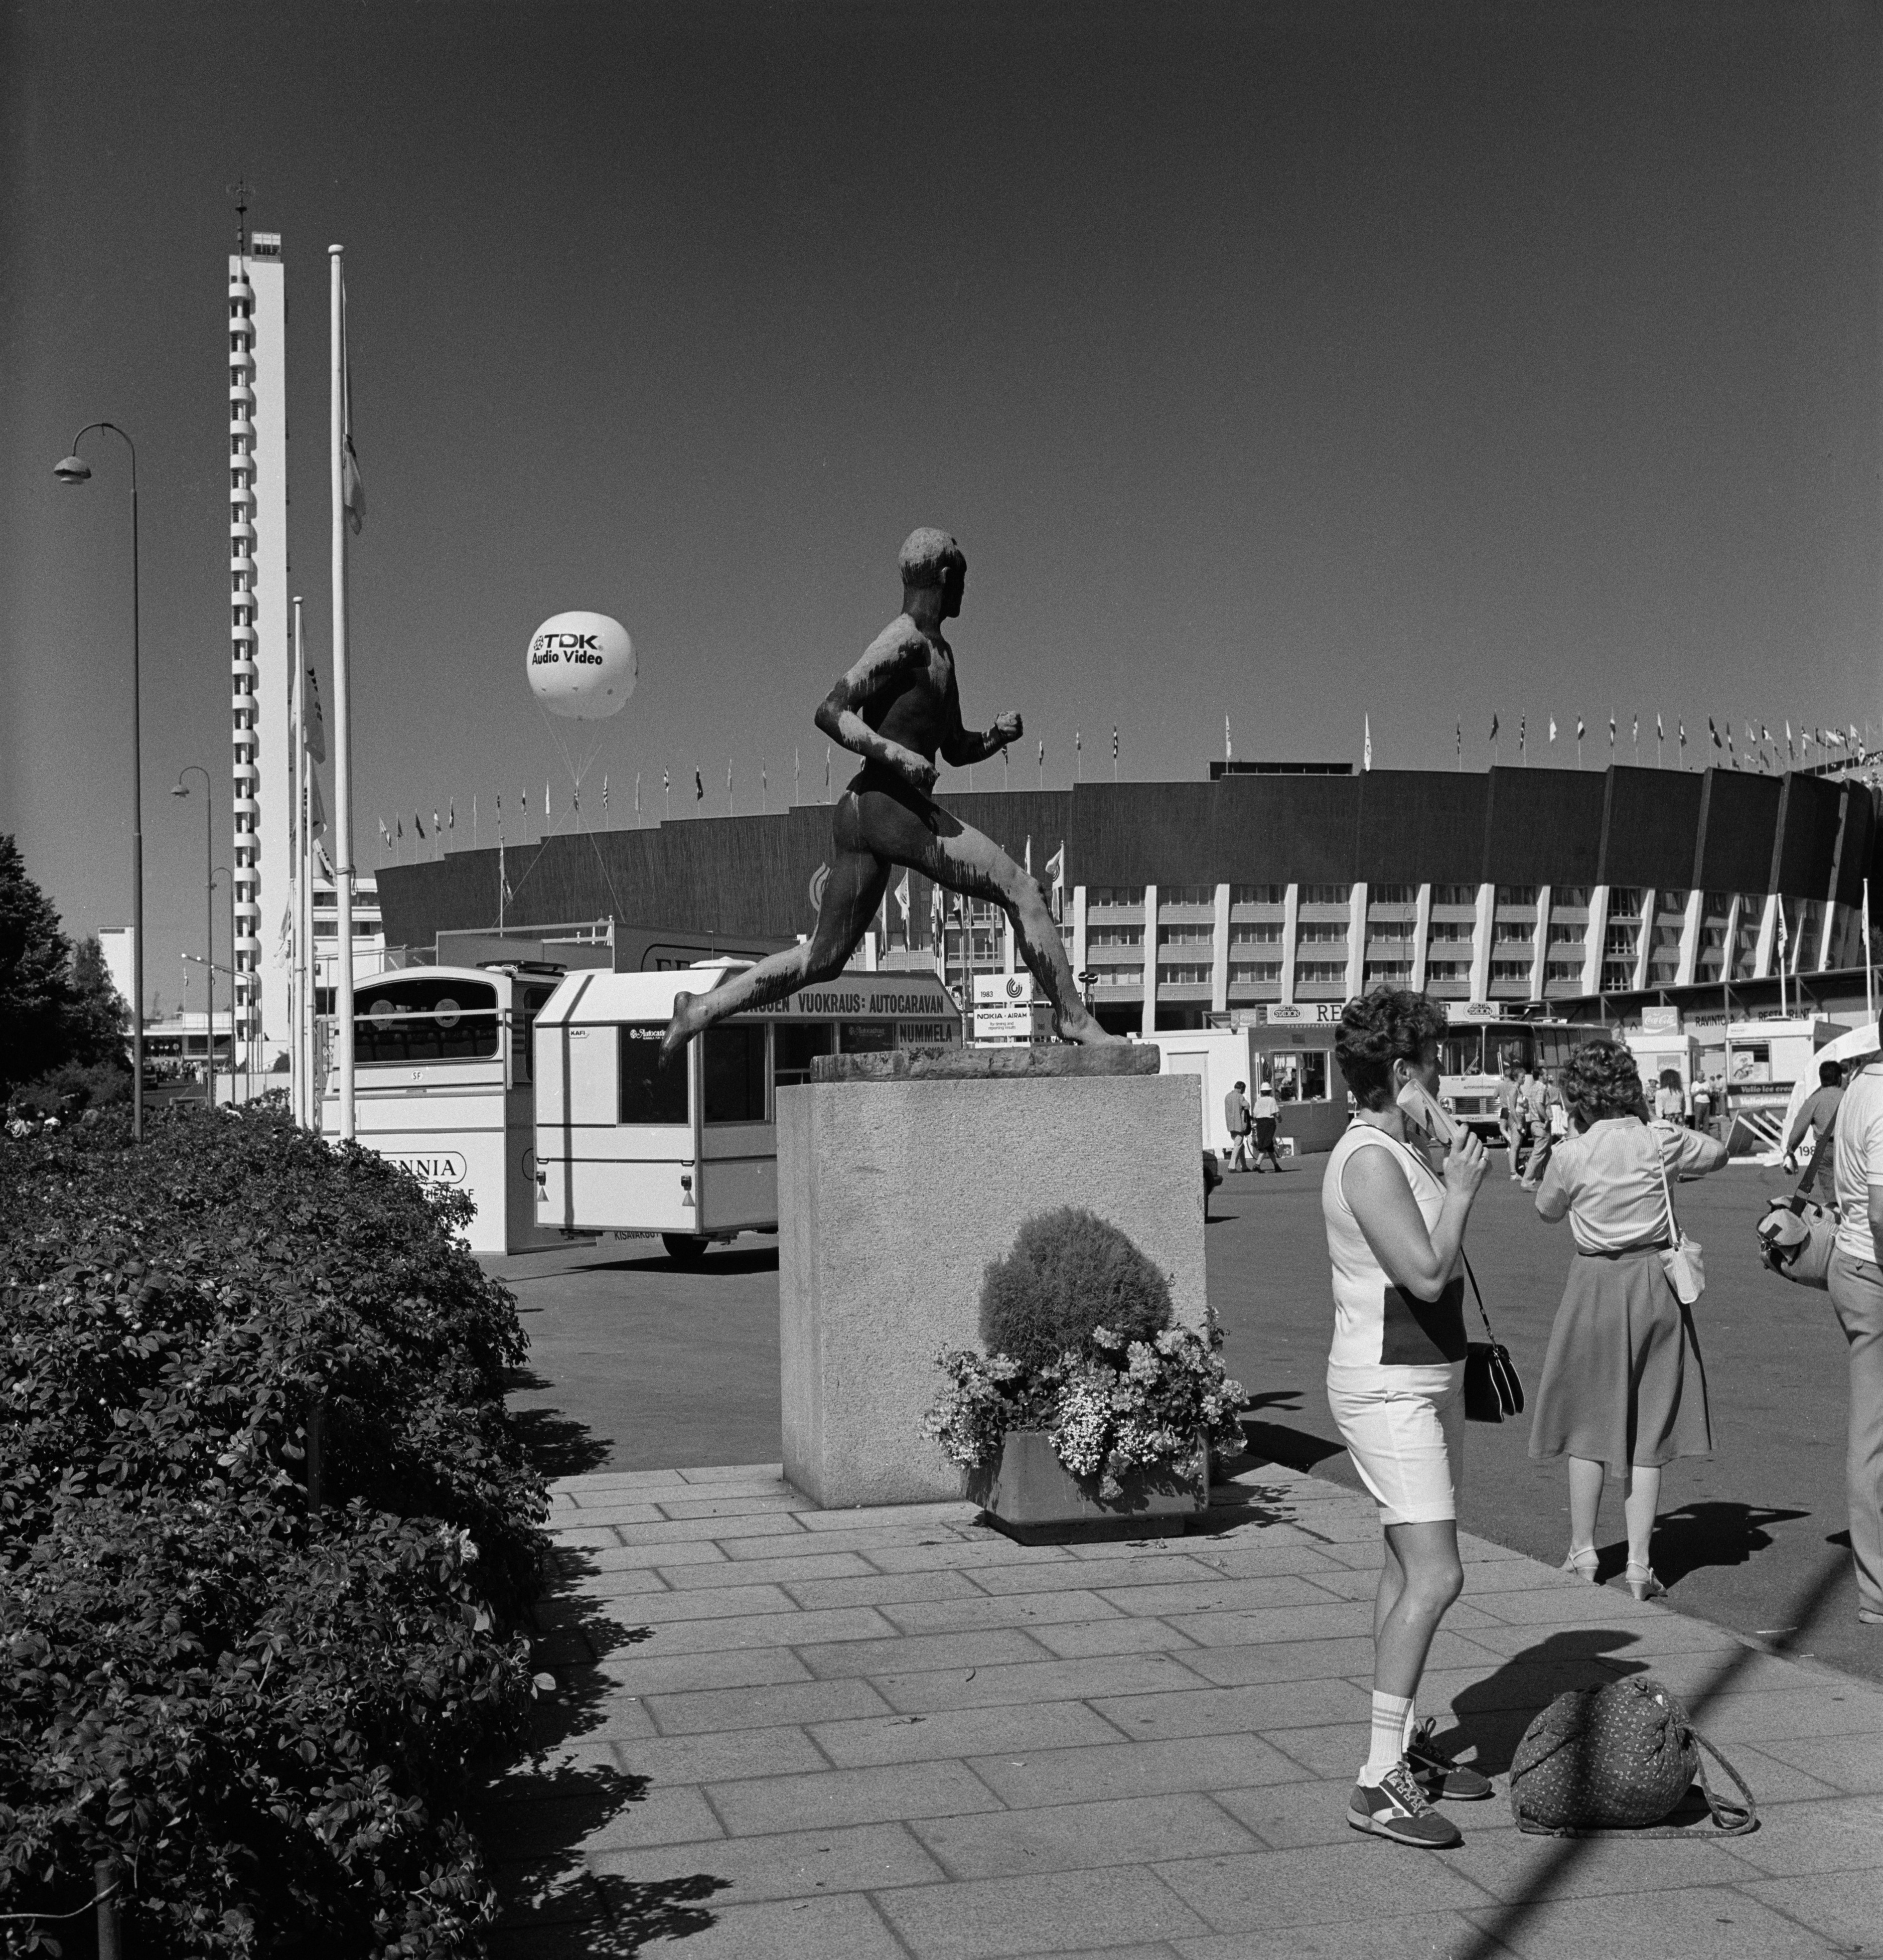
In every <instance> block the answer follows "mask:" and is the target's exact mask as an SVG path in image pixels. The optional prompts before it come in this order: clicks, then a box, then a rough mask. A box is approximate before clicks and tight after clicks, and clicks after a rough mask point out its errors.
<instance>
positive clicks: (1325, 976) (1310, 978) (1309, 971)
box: [1295, 959, 1347, 984]
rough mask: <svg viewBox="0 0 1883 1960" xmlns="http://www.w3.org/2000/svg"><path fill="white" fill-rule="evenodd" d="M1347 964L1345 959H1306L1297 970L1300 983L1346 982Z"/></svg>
mask: <svg viewBox="0 0 1883 1960" xmlns="http://www.w3.org/2000/svg"><path fill="white" fill-rule="evenodd" d="M1346 977H1347V963H1346V961H1345V960H1344V959H1304V960H1302V961H1299V962H1298V963H1297V964H1296V966H1295V978H1296V979H1297V980H1298V981H1305V982H1310V983H1320V984H1324V983H1325V982H1328V981H1330V980H1345V979H1346Z"/></svg>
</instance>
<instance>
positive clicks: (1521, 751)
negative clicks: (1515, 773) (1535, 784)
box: [1517, 713, 1530, 768]
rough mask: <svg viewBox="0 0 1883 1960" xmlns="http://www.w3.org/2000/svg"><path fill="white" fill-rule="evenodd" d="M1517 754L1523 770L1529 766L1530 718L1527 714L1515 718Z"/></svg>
mask: <svg viewBox="0 0 1883 1960" xmlns="http://www.w3.org/2000/svg"><path fill="white" fill-rule="evenodd" d="M1517 753H1518V756H1520V757H1521V759H1522V762H1523V765H1524V767H1525V768H1528V767H1529V766H1530V717H1529V715H1528V713H1525V714H1520V715H1518V718H1517Z"/></svg>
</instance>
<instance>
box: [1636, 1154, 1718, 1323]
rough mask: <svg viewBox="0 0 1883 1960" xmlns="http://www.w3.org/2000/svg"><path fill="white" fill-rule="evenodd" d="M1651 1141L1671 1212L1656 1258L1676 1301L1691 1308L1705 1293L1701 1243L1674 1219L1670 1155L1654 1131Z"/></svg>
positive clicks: (1662, 1189)
mask: <svg viewBox="0 0 1883 1960" xmlns="http://www.w3.org/2000/svg"><path fill="white" fill-rule="evenodd" d="M1648 1137H1649V1141H1650V1142H1652V1144H1653V1145H1654V1161H1655V1166H1656V1168H1658V1170H1659V1171H1660V1173H1661V1195H1662V1198H1663V1199H1664V1200H1665V1201H1666V1204H1667V1211H1668V1243H1667V1246H1666V1248H1665V1250H1664V1251H1662V1252H1658V1253H1657V1254H1656V1255H1655V1256H1656V1257H1657V1258H1658V1259H1659V1260H1660V1262H1661V1266H1662V1271H1664V1272H1665V1273H1666V1274H1667V1276H1668V1285H1669V1286H1671V1287H1673V1289H1674V1298H1675V1299H1676V1300H1678V1301H1679V1302H1680V1303H1681V1306H1693V1305H1694V1303H1696V1302H1697V1300H1699V1298H1700V1295H1701V1294H1702V1293H1704V1292H1705V1291H1706V1264H1705V1262H1704V1261H1703V1259H1702V1258H1701V1257H1700V1241H1699V1240H1698V1239H1690V1238H1689V1237H1688V1236H1687V1234H1686V1233H1684V1232H1683V1231H1682V1230H1681V1224H1680V1220H1678V1219H1677V1218H1676V1217H1674V1187H1673V1186H1672V1185H1671V1184H1669V1183H1668V1160H1667V1153H1666V1152H1665V1150H1662V1147H1661V1139H1660V1138H1659V1137H1658V1136H1657V1135H1656V1134H1655V1132H1654V1131H1653V1130H1652V1128H1650V1129H1649V1131H1648Z"/></svg>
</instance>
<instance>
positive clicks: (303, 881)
mask: <svg viewBox="0 0 1883 1960" xmlns="http://www.w3.org/2000/svg"><path fill="white" fill-rule="evenodd" d="M294 663H295V686H294V699H295V893H294V897H295V932H294V966H293V982H294V984H293V998H294V1019H295V1025H294V1043H293V1046H292V1049H291V1050H290V1053H289V1060H290V1062H291V1064H292V1068H293V1071H294V1074H293V1080H292V1087H293V1091H294V1109H295V1122H297V1123H298V1124H300V1125H301V1127H302V1128H304V1129H307V1128H312V1123H311V1109H312V1107H313V1097H312V1096H311V1094H310V1093H309V1090H308V1083H309V1081H310V1079H311V1078H310V1077H309V1074H308V1070H307V1026H308V1011H309V1009H308V999H309V997H308V993H307V950H308V949H307V937H306V934H305V927H306V923H307V917H308V914H309V912H310V911H311V907H310V905H309V904H308V902H307V900H308V886H309V880H310V879H311V876H312V872H313V857H314V853H313V851H312V849H311V843H310V838H311V829H312V825H311V819H312V816H313V810H312V807H311V806H312V803H313V798H312V797H310V796H309V795H308V794H307V642H306V638H305V635H304V628H303V625H302V622H301V600H300V597H299V596H298V594H297V596H296V597H295V651H294Z"/></svg>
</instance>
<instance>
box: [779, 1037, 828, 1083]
mask: <svg viewBox="0 0 1883 1960" xmlns="http://www.w3.org/2000/svg"><path fill="white" fill-rule="evenodd" d="M836 1052H837V1030H836V1023H834V1022H833V1021H780V1022H779V1023H778V1025H777V1026H776V1027H775V1028H773V1030H772V1057H773V1060H772V1080H773V1083H776V1085H777V1087H779V1088H781V1089H782V1088H783V1087H785V1085H786V1084H787V1083H793V1082H808V1081H809V1080H811V1058H812V1057H813V1056H814V1055H835V1054H836Z"/></svg>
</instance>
